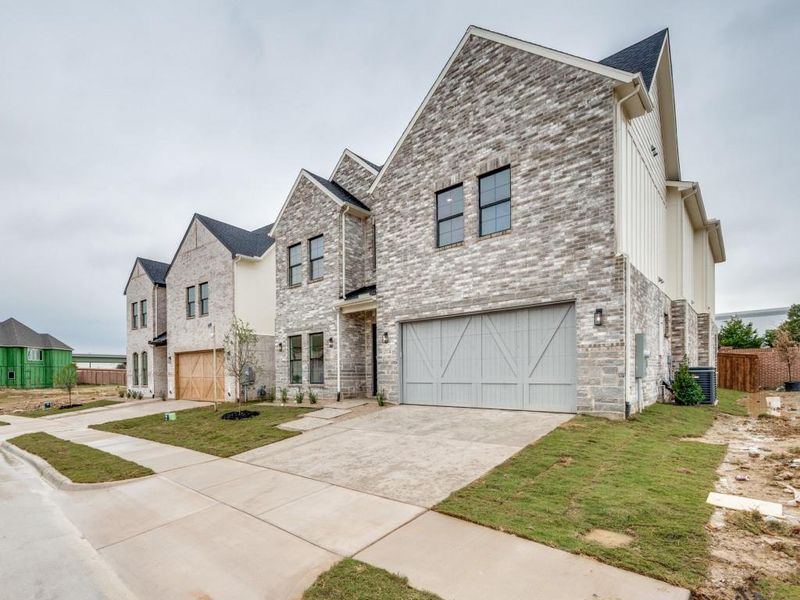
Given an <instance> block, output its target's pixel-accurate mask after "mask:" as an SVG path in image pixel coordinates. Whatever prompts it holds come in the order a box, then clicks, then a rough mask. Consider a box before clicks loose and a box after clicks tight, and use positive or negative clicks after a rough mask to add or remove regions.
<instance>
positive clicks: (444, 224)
mask: <svg viewBox="0 0 800 600" xmlns="http://www.w3.org/2000/svg"><path fill="white" fill-rule="evenodd" d="M463 241H464V186H463V185H461V184H459V185H457V186H455V187H451V188H449V189H446V190H442V191H441V192H437V193H436V245H437V246H439V247H442V246H448V245H450V244H455V243H458V242H463Z"/></svg>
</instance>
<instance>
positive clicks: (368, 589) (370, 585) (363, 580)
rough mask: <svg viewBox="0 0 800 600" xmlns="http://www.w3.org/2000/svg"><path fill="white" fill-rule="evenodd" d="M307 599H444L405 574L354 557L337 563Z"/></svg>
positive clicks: (308, 593) (315, 584) (307, 591)
mask: <svg viewBox="0 0 800 600" xmlns="http://www.w3.org/2000/svg"><path fill="white" fill-rule="evenodd" d="M303 600H442V599H441V598H440V597H439V596H437V595H435V594H431V593H430V592H423V591H421V590H417V589H415V588H413V587H411V586H410V585H408V581H407V580H406V578H405V577H399V576H398V575H393V574H392V573H389V572H388V571H385V570H383V569H379V568H377V567H373V566H371V565H368V564H366V563H363V562H361V561H358V560H353V559H352V558H345V559H344V560H342V561H340V562H338V563H336V564H335V565H333V566H332V567H331V568H330V569H329V570H327V571H325V572H324V573H323V574H322V575H320V576H319V577H318V578H317V580H316V581H315V582H314V585H312V586H311V587H310V588H308V589H307V590H306V592H305V594H303Z"/></svg>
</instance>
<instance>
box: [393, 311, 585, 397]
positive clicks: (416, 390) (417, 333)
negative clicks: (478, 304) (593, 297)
mask: <svg viewBox="0 0 800 600" xmlns="http://www.w3.org/2000/svg"><path fill="white" fill-rule="evenodd" d="M402 344H403V355H402V356H403V358H402V371H403V372H402V376H403V398H402V400H403V402H404V403H408V404H428V405H438V406H474V407H481V408H508V409H516V410H542V411H553V412H575V411H576V407H577V399H576V385H575V378H576V375H575V373H576V338H575V305H574V304H556V305H548V306H539V307H532V308H523V309H516V310H509V311H503V312H492V313H483V314H477V315H468V316H461V317H449V318H443V319H431V320H428V321H419V322H414V323H404V324H403V325H402Z"/></svg>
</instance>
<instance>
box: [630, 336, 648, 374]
mask: <svg viewBox="0 0 800 600" xmlns="http://www.w3.org/2000/svg"><path fill="white" fill-rule="evenodd" d="M634 348H635V352H636V364H635V368H634V373H635V374H636V379H642V378H643V377H644V376H645V375H647V358H648V356H649V352H648V351H647V336H646V335H645V334H643V333H637V334H636V341H635V345H634Z"/></svg>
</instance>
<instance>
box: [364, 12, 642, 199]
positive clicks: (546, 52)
mask: <svg viewBox="0 0 800 600" xmlns="http://www.w3.org/2000/svg"><path fill="white" fill-rule="evenodd" d="M470 37H478V38H483V39H486V40H490V41H493V42H497V43H498V44H504V45H506V46H510V47H512V48H516V49H518V50H523V51H525V52H529V53H531V54H535V55H537V56H541V57H544V58H547V59H550V60H555V61H558V62H560V63H563V64H567V65H570V66H573V67H576V68H579V69H583V70H585V71H589V72H591V73H596V74H598V75H601V76H603V77H608V78H610V79H613V80H615V81H617V82H619V83H620V84H631V88H632V89H633V90H634V91H636V94H633V95H632V96H631V97H630V98H629V101H632V100H631V98H633V97H634V96H635V97H637V98H638V100H639V102H640V104H641V107H640V108H641V111H640V112H642V113H644V112H650V111H651V110H652V109H653V103H652V99H651V98H650V96H649V95H648V93H647V89H648V88H647V86H646V85H640V86H639V89H638V91H637V90H636V87H635V84H636V83H639V82H641V83H642V84H643V83H644V80H643V78H642V76H641V75H640V74H639V71H638V70H637V71H633V72H631V71H627V70H625V69H620V68H617V67H614V66H611V65H606V64H603V63H599V62H596V61H593V60H589V59H588V58H581V57H580V56H575V55H573V54H568V53H566V52H561V51H559V50H554V49H552V48H547V47H545V46H540V45H538V44H533V43H531V42H526V41H524V40H520V39H517V38H513V37H511V36H508V35H503V34H502V33H497V32H496V31H489V30H488V29H482V28H480V27H475V26H474V25H470V27H469V28H468V29H467V31H466V33H465V34H464V37H462V38H461V41H460V42H459V43H458V46H456V49H455V50H454V51H453V54H451V55H450V59H449V60H448V61H447V63H446V64H445V66H444V68H443V69H442V71H441V72H440V73H439V76H438V77H437V78H436V81H434V83H433V85H432V86H431V88H430V90H428V93H427V95H426V96H425V98H424V99H423V101H422V104H420V106H419V108H418V109H417V111H416V112H415V113H414V116H413V117H412V118H411V121H410V122H409V124H408V125H407V126H406V128H405V130H404V131H403V134H402V135H401V136H400V139H398V140H397V143H396V144H395V145H394V148H393V149H392V152H391V153H390V154H389V158H387V159H386V162H385V163H384V165H383V167H381V170H380V172H379V173H378V175H377V176H376V177H375V181H373V182H372V185H371V186H370V188H369V192H370V193H372V192H373V191H374V190H375V188H376V187H378V183H379V182H380V180H381V177H383V174H384V173H385V172H386V167H387V166H388V165H389V163H391V162H392V160H393V159H394V157H395V155H396V154H397V151H398V150H399V149H400V147H401V146H402V145H403V142H404V141H405V139H406V137H407V136H408V134H409V133H410V132H411V130H412V129H413V127H414V124H415V123H416V122H417V119H419V117H420V115H421V114H422V111H423V110H424V109H425V106H427V104H428V102H429V101H430V99H431V98H432V97H433V95H434V93H435V92H436V90H437V89H438V87H439V85H440V84H441V82H442V80H443V79H444V77H445V75H447V73H448V71H449V70H450V67H451V66H452V65H453V62H454V61H455V59H456V57H457V56H458V55H459V54H460V53H461V50H462V49H463V48H464V46H465V45H466V43H467V41H468V40H469V38H470Z"/></svg>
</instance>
